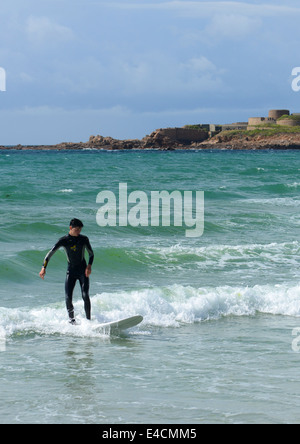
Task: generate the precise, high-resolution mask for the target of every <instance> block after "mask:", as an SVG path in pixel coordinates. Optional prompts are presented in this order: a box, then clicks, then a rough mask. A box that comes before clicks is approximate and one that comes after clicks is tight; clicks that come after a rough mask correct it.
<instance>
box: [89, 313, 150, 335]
mask: <svg viewBox="0 0 300 444" xmlns="http://www.w3.org/2000/svg"><path fill="white" fill-rule="evenodd" d="M142 320H143V316H132V317H130V318H126V319H120V320H118V321H112V322H106V323H104V324H98V325H97V326H96V328H95V330H102V329H104V330H106V329H109V330H110V331H121V330H127V328H132V327H135V326H136V325H138V324H140V323H141V322H142Z"/></svg>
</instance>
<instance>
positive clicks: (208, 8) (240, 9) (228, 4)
mask: <svg viewBox="0 0 300 444" xmlns="http://www.w3.org/2000/svg"><path fill="white" fill-rule="evenodd" d="M106 6H111V7H114V8H118V9H137V10H138V9H144V10H147V9H152V10H160V11H162V10H168V11H173V12H178V13H180V14H181V15H183V16H185V17H186V16H188V17H194V18H199V17H205V16H210V15H212V14H215V13H218V14H219V13H220V14H228V13H231V12H235V13H237V14H246V15H248V16H249V15H251V16H256V17H257V16H261V17H263V16H265V17H270V16H274V15H277V16H278V15H279V16H281V15H282V14H288V15H294V14H300V8H299V7H294V6H288V5H274V4H266V3H261V4H251V3H247V2H242V1H240V2H238V1H208V2H206V1H185V0H184V1H179V0H175V1H167V2H160V3H149V2H148V3H140V2H139V3H132V2H128V3H126V2H124V3H117V2H111V3H110V4H108V3H107V4H106Z"/></svg>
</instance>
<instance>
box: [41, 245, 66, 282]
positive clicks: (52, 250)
mask: <svg viewBox="0 0 300 444" xmlns="http://www.w3.org/2000/svg"><path fill="white" fill-rule="evenodd" d="M60 247H62V240H61V239H59V241H58V242H57V243H56V244H55V245H54V247H52V248H51V250H50V251H49V252H48V253H47V255H46V257H45V259H44V262H43V266H42V269H41V271H40V273H39V274H40V277H41V278H42V279H44V277H45V274H46V268H47V265H48V263H49V261H50V259H51V257H52V256H53V255H54V253H55V252H56V251H57V250H58V249H59V248H60Z"/></svg>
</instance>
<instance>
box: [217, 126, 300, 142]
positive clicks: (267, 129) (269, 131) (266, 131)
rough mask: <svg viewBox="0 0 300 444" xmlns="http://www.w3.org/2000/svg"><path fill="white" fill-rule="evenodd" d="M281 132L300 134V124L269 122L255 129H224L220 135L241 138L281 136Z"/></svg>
mask: <svg viewBox="0 0 300 444" xmlns="http://www.w3.org/2000/svg"><path fill="white" fill-rule="evenodd" d="M281 134H300V126H294V127H290V126H281V125H272V124H267V125H265V126H264V127H263V128H262V127H261V126H259V125H257V126H256V127H255V129H251V130H229V131H222V132H221V133H219V136H222V138H223V137H227V138H228V139H230V138H236V137H238V136H240V137H241V138H244V137H248V138H252V137H257V136H263V137H271V136H280V135H281Z"/></svg>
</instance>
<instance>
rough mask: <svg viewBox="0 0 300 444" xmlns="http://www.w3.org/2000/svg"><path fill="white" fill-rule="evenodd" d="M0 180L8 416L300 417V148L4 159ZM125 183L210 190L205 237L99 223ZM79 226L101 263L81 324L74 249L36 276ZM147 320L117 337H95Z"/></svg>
mask: <svg viewBox="0 0 300 444" xmlns="http://www.w3.org/2000/svg"><path fill="white" fill-rule="evenodd" d="M0 171H1V182H0V202H1V207H0V208H1V210H0V211H1V219H0V248H1V255H0V281H1V287H0V301H1V302H0V370H1V371H0V392H1V398H0V399H1V400H0V423H170V424H174V423H261V422H267V423H277V422H283V423H296V422H298V421H299V415H300V388H299V387H300V385H299V379H300V377H299V371H298V369H299V364H300V353H298V352H297V349H295V347H294V346H293V344H294V345H295V342H293V341H295V340H297V337H295V336H293V335H292V334H293V331H294V329H296V328H299V327H300V319H299V317H300V286H299V278H298V275H299V260H298V256H299V245H300V244H299V234H300V216H299V208H300V196H299V189H300V179H299V172H300V158H299V153H298V152H293V151H285V152H284V151H261V152H254V151H253V152H242V151H213V152H210V151H199V152H158V151H145V152H140V151H134V152H126V151H125V152H104V151H100V152H97V151H92V150H86V151H81V152H52V151H35V152H33V151H23V152H17V151H0ZM120 183H127V184H128V192H129V193H130V192H132V191H136V190H139V191H144V192H146V193H147V194H148V195H150V192H151V191H161V190H167V191H169V192H172V191H174V190H179V191H180V192H182V193H183V192H184V191H187V190H188V191H200V190H201V191H204V193H205V194H204V195H205V223H204V234H203V236H202V237H198V238H187V237H185V228H184V227H181V226H179V227H177V226H174V224H171V226H170V227H163V226H158V227H152V226H151V225H150V224H149V226H145V227H141V226H139V227H132V226H127V227H120V226H116V227H104V228H101V227H99V226H98V225H97V222H96V214H97V211H98V209H99V203H97V202H96V198H97V195H98V193H99V192H100V191H103V190H110V191H113V192H114V193H115V194H116V195H117V194H118V188H119V184H120ZM72 217H78V218H80V219H82V220H83V221H84V224H85V228H84V232H83V233H84V234H86V235H88V236H89V238H90V241H91V244H92V246H93V248H94V251H95V255H96V256H95V262H94V266H93V274H92V276H91V301H92V322H91V324H90V323H89V322H88V321H86V320H85V319H84V311H83V303H82V300H81V296H80V292H79V288H78V287H77V288H76V289H75V294H74V300H75V310H76V316H77V319H78V321H79V322H80V325H78V326H76V327H73V326H70V325H69V324H68V322H67V314H66V309H65V305H64V277H65V270H66V257H65V253H64V252H63V251H59V252H57V253H56V255H55V256H54V257H53V258H52V259H51V262H50V264H49V267H48V269H47V275H46V279H45V281H41V280H40V278H39V277H38V272H39V271H40V269H41V265H42V262H43V258H44V256H45V255H46V253H47V251H48V250H49V249H50V248H51V247H52V245H53V244H54V243H55V242H56V240H57V239H58V238H59V237H61V236H63V235H64V234H66V233H67V231H68V222H69V220H70V219H71V218H72ZM135 314H141V315H143V316H144V321H143V323H142V324H140V325H139V326H137V327H135V328H134V329H132V330H129V331H128V332H126V333H122V334H120V335H117V336H112V335H109V334H108V332H96V331H95V330H94V329H93V328H91V325H92V326H94V325H96V324H97V323H98V322H105V321H109V320H115V319H118V318H120V317H126V316H131V315H135ZM298 334H299V333H298ZM297 344H298V343H297ZM299 344H300V341H299ZM299 344H298V345H299Z"/></svg>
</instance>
